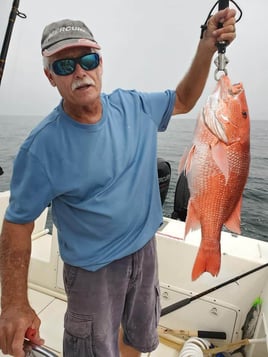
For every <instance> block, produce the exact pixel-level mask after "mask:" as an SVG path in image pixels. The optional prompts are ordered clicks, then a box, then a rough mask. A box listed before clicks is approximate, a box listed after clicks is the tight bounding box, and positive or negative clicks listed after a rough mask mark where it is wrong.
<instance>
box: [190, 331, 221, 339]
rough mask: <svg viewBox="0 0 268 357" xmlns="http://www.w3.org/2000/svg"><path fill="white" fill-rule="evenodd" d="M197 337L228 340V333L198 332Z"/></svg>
mask: <svg viewBox="0 0 268 357" xmlns="http://www.w3.org/2000/svg"><path fill="white" fill-rule="evenodd" d="M197 336H198V337H200V338H215V339H217V340H226V333H225V332H221V331H201V330H198V331H197Z"/></svg>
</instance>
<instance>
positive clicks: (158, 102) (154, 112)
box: [141, 90, 175, 131]
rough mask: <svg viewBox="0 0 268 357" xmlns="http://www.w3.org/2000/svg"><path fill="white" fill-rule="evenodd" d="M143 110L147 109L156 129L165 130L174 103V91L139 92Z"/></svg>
mask: <svg viewBox="0 0 268 357" xmlns="http://www.w3.org/2000/svg"><path fill="white" fill-rule="evenodd" d="M141 98H142V99H143V101H144V106H145V111H147V110H148V111H149V112H150V114H151V118H152V120H153V121H154V122H155V123H156V125H157V127H158V131H165V130H166V128H167V126H168V123H169V120H170V118H171V116H172V112H173V108H174V104H175V91H173V90H166V91H164V92H152V93H141ZM146 106H148V108H146Z"/></svg>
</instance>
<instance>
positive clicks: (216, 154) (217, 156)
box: [211, 141, 229, 182]
mask: <svg viewBox="0 0 268 357" xmlns="http://www.w3.org/2000/svg"><path fill="white" fill-rule="evenodd" d="M211 153H212V158H213V160H214V161H215V163H216V164H217V166H218V168H219V169H220V170H221V172H222V173H223V175H224V177H225V182H227V181H228V179H229V163H228V157H227V150H226V145H225V144H224V143H223V142H222V141H218V142H217V143H216V144H215V145H213V146H212V148H211Z"/></svg>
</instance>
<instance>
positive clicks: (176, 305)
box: [161, 263, 268, 316]
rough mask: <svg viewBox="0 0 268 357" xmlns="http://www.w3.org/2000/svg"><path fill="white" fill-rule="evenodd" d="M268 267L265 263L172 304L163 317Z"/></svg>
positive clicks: (162, 314)
mask: <svg viewBox="0 0 268 357" xmlns="http://www.w3.org/2000/svg"><path fill="white" fill-rule="evenodd" d="M267 267H268V263H265V264H263V265H259V266H258V267H256V268H254V269H251V270H248V271H247V272H245V273H243V274H240V275H237V276H235V277H233V278H231V279H229V280H226V281H225V282H223V283H221V284H219V285H216V286H214V287H212V288H210V289H207V290H205V291H202V292H201V293H199V294H196V295H194V296H192V297H189V298H186V299H183V300H180V301H178V302H175V303H174V304H171V305H169V306H167V307H164V308H163V309H162V311H161V316H165V315H167V314H169V313H171V312H173V311H176V310H179V309H180V308H182V307H184V306H186V305H189V304H190V303H191V302H193V301H195V300H198V299H200V298H201V297H203V296H205V295H208V294H210V293H212V292H214V291H216V290H219V289H221V288H223V287H224V286H227V285H229V284H231V283H236V282H237V281H238V280H239V279H242V278H244V277H246V276H248V275H251V274H253V273H255V272H257V271H259V270H262V269H265V268H267Z"/></svg>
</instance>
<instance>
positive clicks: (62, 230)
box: [5, 89, 175, 271]
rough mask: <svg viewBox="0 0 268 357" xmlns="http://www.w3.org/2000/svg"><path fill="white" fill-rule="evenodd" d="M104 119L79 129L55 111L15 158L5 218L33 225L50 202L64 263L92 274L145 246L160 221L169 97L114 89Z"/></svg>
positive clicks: (104, 103)
mask: <svg viewBox="0 0 268 357" xmlns="http://www.w3.org/2000/svg"><path fill="white" fill-rule="evenodd" d="M101 100H102V106H103V114H102V118H101V120H100V121H98V122H97V123H96V124H81V123H79V122H77V121H75V120H73V119H72V118H71V117H69V116H68V115H67V114H66V113H65V112H64V111H63V109H62V103H61V104H60V105H59V106H58V107H56V108H55V109H54V110H53V111H52V112H51V114H50V115H49V116H48V117H46V118H45V119H44V120H43V121H41V122H40V124H39V125H38V126H37V127H36V128H35V129H34V130H33V131H32V132H31V133H30V135H29V137H28V138H27V139H26V140H25V142H24V143H23V145H22V146H21V148H20V151H19V153H18V155H17V157H16V159H15V163H14V170H13V176H12V180H11V198H10V204H9V207H8V209H7V212H6V216H5V218H6V219H7V220H8V221H11V222H15V223H27V222H30V221H33V220H34V219H36V218H37V217H38V216H39V215H40V213H41V212H42V211H43V209H44V208H45V207H46V206H47V205H48V204H49V203H52V216H53V222H54V224H55V225H56V227H57V231H58V239H59V247H60V253H61V256H62V259H63V260H64V261H65V262H66V263H68V264H71V265H74V266H79V267H82V268H84V269H87V270H90V271H95V270H97V269H99V268H101V267H103V266H105V265H107V264H109V263H110V262H112V261H114V260H116V259H120V258H122V257H124V256H127V255H129V254H131V253H133V252H135V251H137V250H138V249H140V248H141V247H143V246H144V245H145V244H146V243H147V242H148V241H149V240H150V239H151V237H152V236H153V235H154V234H155V232H156V230H157V229H158V227H159V225H160V224H161V222H162V208H161V202H160V194H159V185H158V177H157V131H163V130H165V129H166V127H167V124H168V122H169V119H170V117H171V114H172V110H173V107H174V101H175V92H174V91H170V90H168V91H165V92H162V93H139V92H137V91H126V90H121V89H118V90H115V91H114V92H113V93H111V94H110V95H106V94H102V95H101Z"/></svg>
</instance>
